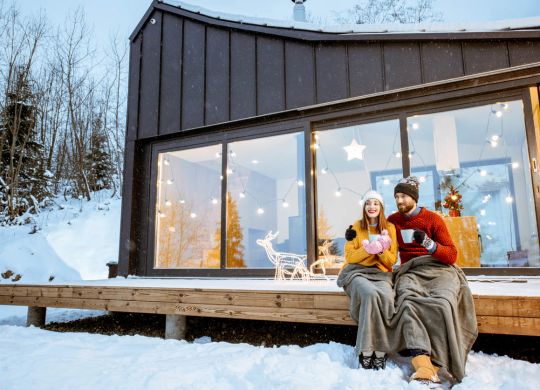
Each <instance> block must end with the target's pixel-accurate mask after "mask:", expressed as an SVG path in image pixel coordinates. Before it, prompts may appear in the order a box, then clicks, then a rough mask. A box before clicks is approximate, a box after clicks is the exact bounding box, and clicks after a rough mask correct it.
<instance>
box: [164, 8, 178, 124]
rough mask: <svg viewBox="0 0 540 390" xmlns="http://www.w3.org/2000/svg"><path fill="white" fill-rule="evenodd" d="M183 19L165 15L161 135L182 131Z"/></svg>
mask: <svg viewBox="0 0 540 390" xmlns="http://www.w3.org/2000/svg"><path fill="white" fill-rule="evenodd" d="M182 29H183V19H179V18H175V17H174V16H171V15H168V14H164V15H163V40H162V42H161V44H162V48H161V94H160V116H159V118H160V119H159V134H170V133H175V132H178V131H180V129H181V122H180V113H181V110H180V109H181V107H182V105H181V104H182V103H181V92H182V43H183V39H182V37H183V34H182Z"/></svg>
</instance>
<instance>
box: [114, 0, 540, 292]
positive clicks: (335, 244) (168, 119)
mask: <svg viewBox="0 0 540 390" xmlns="http://www.w3.org/2000/svg"><path fill="white" fill-rule="evenodd" d="M442 27H444V26H442ZM415 28H418V29H417V30H415ZM130 40H131V49H130V70H129V98H128V123H127V141H126V149H125V150H126V152H125V182H124V188H123V192H124V203H123V209H122V224H121V245H120V257H119V259H120V261H119V273H120V275H124V276H126V275H138V276H148V277H167V276H196V277H229V276H233V277H241V276H252V277H253V276H272V275H274V267H273V265H272V263H271V261H270V255H269V251H275V252H278V253H281V252H285V253H292V254H296V255H300V256H305V257H306V258H307V261H308V263H309V264H311V263H313V262H315V261H316V260H317V259H321V257H323V256H326V257H327V258H328V263H329V264H327V267H326V269H327V270H328V269H332V268H333V269H335V270H337V269H339V267H340V266H341V264H340V259H341V256H342V250H343V244H344V242H345V241H344V231H345V229H346V227H347V226H349V225H350V224H352V223H353V222H354V221H355V220H356V219H358V218H359V217H360V206H359V200H360V199H361V197H362V195H363V194H364V193H365V192H366V191H368V190H370V189H374V190H377V191H379V192H380V193H381V194H383V197H384V200H385V212H386V214H387V215H389V214H391V213H392V212H394V211H395V209H396V207H395V203H394V200H393V188H394V185H395V184H396V183H397V181H398V180H399V179H400V178H402V177H403V176H408V175H410V174H414V175H416V176H417V177H419V179H420V181H421V189H420V201H419V204H420V205H421V206H425V207H427V208H429V209H432V210H439V211H440V212H441V213H443V214H445V215H448V214H451V215H452V216H448V217H445V221H446V223H447V226H448V227H449V230H450V232H451V234H452V236H453V238H454V240H455V242H456V244H457V246H458V247H459V250H460V254H459V259H458V262H459V265H460V266H462V267H463V268H464V269H465V271H466V273H467V274H469V275H474V274H499V275H512V274H513V275H539V274H540V272H539V270H540V255H539V241H538V226H539V225H540V219H539V217H540V172H539V171H538V168H539V167H538V158H539V152H540V106H539V84H540V19H538V20H535V19H528V20H522V21H515V22H512V23H508V24H501V23H493V24H489V23H485V24H483V25H482V26H481V27H480V28H478V27H477V28H475V29H472V30H469V29H466V28H465V29H463V28H461V29H459V30H458V29H452V26H446V28H441V29H440V30H437V31H426V30H423V29H421V27H418V26H412V27H407V26H401V27H400V28H399V31H398V30H396V31H392V30H388V29H386V30H383V29H377V28H373V26H362V25H359V26H356V27H353V28H352V29H350V30H345V29H342V30H331V29H328V28H318V27H316V26H313V25H310V24H306V23H297V22H275V23H272V22H271V21H267V20H260V19H253V18H240V17H235V16H229V15H222V14H217V13H213V12H209V11H204V10H200V9H197V8H193V7H190V6H188V5H183V4H178V3H177V2H172V1H155V2H153V3H152V5H151V6H150V8H149V10H148V11H147V13H146V14H145V16H144V17H143V19H142V20H141V22H140V23H139V25H138V26H137V28H136V29H135V31H134V32H133V34H132V35H131V37H130ZM452 188H453V189H457V191H458V192H459V194H460V195H461V196H462V198H460V199H459V202H458V206H457V210H451V209H448V208H445V206H447V205H448V203H447V201H448V197H450V198H451V196H452V194H453V193H452V192H451V190H452ZM450 203H452V202H450ZM276 232H279V233H278V234H277V235H276ZM265 245H266V246H265ZM518 287H519V286H518ZM518 287H516V288H518Z"/></svg>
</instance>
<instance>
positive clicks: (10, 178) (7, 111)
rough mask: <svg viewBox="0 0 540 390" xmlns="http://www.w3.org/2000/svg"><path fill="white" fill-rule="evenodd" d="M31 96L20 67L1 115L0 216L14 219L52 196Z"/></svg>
mask: <svg viewBox="0 0 540 390" xmlns="http://www.w3.org/2000/svg"><path fill="white" fill-rule="evenodd" d="M34 98H35V97H34V94H33V92H32V89H31V87H30V84H29V82H28V79H27V71H26V70H25V69H24V68H20V69H19V70H18V72H17V74H16V77H15V80H14V83H13V87H12V88H11V89H10V90H9V91H8V92H7V93H6V105H5V107H4V109H3V110H2V112H0V134H1V137H0V140H1V142H0V179H1V180H0V214H1V215H2V217H3V218H2V219H8V220H13V219H14V218H16V217H17V216H19V215H21V214H23V213H24V212H26V211H27V210H29V209H30V208H31V207H33V208H34V211H36V212H37V211H38V209H39V204H40V203H41V202H42V201H43V200H45V199H47V198H48V197H50V196H51V191H50V186H51V176H52V175H51V173H50V172H48V171H47V170H46V169H45V166H44V148H43V145H42V144H40V143H39V141H38V138H37V133H36V111H37V110H36V107H35V105H34V103H33V102H34Z"/></svg>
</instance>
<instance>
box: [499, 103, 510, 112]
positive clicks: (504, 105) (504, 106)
mask: <svg viewBox="0 0 540 390" xmlns="http://www.w3.org/2000/svg"><path fill="white" fill-rule="evenodd" d="M501 107H502V109H503V110H508V107H509V106H508V103H501Z"/></svg>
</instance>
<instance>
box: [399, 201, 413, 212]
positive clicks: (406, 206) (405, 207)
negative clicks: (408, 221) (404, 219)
mask: <svg viewBox="0 0 540 390" xmlns="http://www.w3.org/2000/svg"><path fill="white" fill-rule="evenodd" d="M413 208H414V203H413V204H404V205H401V206H398V210H399V212H400V213H402V214H407V213H408V212H409V211H411V210H412V209H413Z"/></svg>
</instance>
